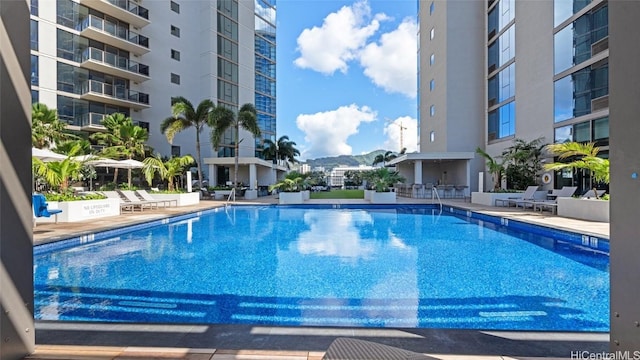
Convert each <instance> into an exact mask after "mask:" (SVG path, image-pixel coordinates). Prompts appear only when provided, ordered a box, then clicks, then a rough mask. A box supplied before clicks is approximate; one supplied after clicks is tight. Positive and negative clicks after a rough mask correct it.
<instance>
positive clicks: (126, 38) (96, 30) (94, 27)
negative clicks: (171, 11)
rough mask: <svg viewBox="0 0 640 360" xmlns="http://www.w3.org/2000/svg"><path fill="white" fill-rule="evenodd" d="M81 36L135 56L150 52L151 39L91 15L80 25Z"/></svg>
mask: <svg viewBox="0 0 640 360" xmlns="http://www.w3.org/2000/svg"><path fill="white" fill-rule="evenodd" d="M78 30H79V31H80V35H82V36H84V37H86V38H89V39H93V40H96V41H100V42H102V43H105V44H108V45H112V46H115V47H117V48H120V49H124V50H127V51H129V52H131V53H133V54H135V55H138V56H140V55H144V54H146V53H148V52H149V38H148V37H146V36H143V35H140V34H138V33H136V32H134V31H131V30H129V29H126V28H123V27H122V26H119V25H116V24H114V23H112V22H110V21H106V20H104V19H101V18H99V17H97V16H93V15H89V16H88V17H86V18H85V19H84V20H82V21H81V22H80V24H79V25H78Z"/></svg>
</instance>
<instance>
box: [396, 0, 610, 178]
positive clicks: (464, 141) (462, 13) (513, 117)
mask: <svg viewBox="0 0 640 360" xmlns="http://www.w3.org/2000/svg"><path fill="white" fill-rule="evenodd" d="M418 8H419V10H418V11H419V50H418V51H419V56H418V58H419V66H418V67H419V70H418V74H419V81H418V83H419V91H418V93H419V97H418V99H419V100H418V104H419V111H418V113H419V122H418V123H419V125H418V126H419V146H420V148H419V149H420V150H419V151H420V154H422V155H421V156H417V157H416V156H414V158H416V159H417V158H424V159H425V160H423V161H422V163H423V164H424V165H421V166H422V171H421V173H422V180H423V182H432V180H433V178H434V176H433V175H434V174H435V175H437V174H438V173H442V172H443V171H447V170H444V169H443V168H439V169H436V170H433V171H431V170H429V169H434V168H437V167H438V166H442V165H439V164H441V163H442V162H441V161H438V160H444V158H442V159H441V156H439V155H438V154H439V153H440V154H447V153H449V154H450V153H453V152H466V153H468V152H473V151H474V150H475V149H476V148H477V147H480V148H481V149H483V150H485V151H486V152H487V153H488V154H490V155H491V156H493V157H497V156H499V155H500V154H501V153H502V151H503V150H504V149H506V148H507V147H509V146H511V145H512V144H513V140H514V139H522V140H525V141H532V140H535V139H538V138H542V139H543V142H544V143H553V142H565V141H578V142H585V141H593V142H595V143H596V144H597V145H598V146H601V152H600V154H601V155H603V156H605V157H606V156H608V145H609V141H608V138H609V135H608V128H609V125H608V122H609V118H608V116H609V115H608V114H609V105H608V94H609V86H608V57H609V49H608V22H609V19H608V3H607V1H606V0H544V1H524V0H485V1H472V2H470V1H463V0H450V1H438V0H435V1H433V0H426V1H425V0H421V1H418ZM429 154H432V156H429ZM427 159H429V160H427ZM433 159H436V160H435V161H432V160H433ZM414 160H415V159H414ZM429 161H432V162H429ZM405 162H406V161H405ZM448 162H449V163H451V164H449V165H447V166H448V167H454V168H456V167H457V168H460V166H459V164H460V161H456V160H455V159H452V160H449V161H448ZM484 162H485V161H484V159H483V158H480V157H479V156H474V157H472V159H470V160H469V163H468V168H469V171H470V172H471V173H470V174H469V179H470V180H469V181H470V185H471V189H472V190H473V191H475V190H476V189H478V187H479V186H482V185H481V184H480V182H481V181H482V182H483V183H484V184H485V188H487V187H486V185H487V184H491V178H490V175H489V174H486V175H485V178H484V179H483V180H480V179H479V178H478V176H477V175H476V174H477V173H479V172H480V171H485V169H484ZM455 164H458V165H455ZM405 168H408V169H409V170H411V166H408V167H407V166H405ZM413 168H414V172H415V171H418V166H417V165H414V166H413ZM448 171H449V173H450V171H451V170H448ZM454 171H460V170H454ZM425 177H428V179H426V180H424V178H425ZM419 178H420V177H419V176H418V177H416V179H419ZM586 183H587V178H586V176H582V174H573V173H572V172H571V171H568V172H559V173H557V174H555V178H554V181H553V182H552V183H551V184H548V185H547V186H548V187H561V186H563V185H571V184H573V185H578V186H579V187H586V186H587V184H586Z"/></svg>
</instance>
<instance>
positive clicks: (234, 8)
mask: <svg viewBox="0 0 640 360" xmlns="http://www.w3.org/2000/svg"><path fill="white" fill-rule="evenodd" d="M217 3H218V11H219V12H221V13H223V14H225V15H227V16H228V17H230V18H231V19H234V20H238V2H237V1H234V0H218V1H217ZM274 6H275V4H274Z"/></svg>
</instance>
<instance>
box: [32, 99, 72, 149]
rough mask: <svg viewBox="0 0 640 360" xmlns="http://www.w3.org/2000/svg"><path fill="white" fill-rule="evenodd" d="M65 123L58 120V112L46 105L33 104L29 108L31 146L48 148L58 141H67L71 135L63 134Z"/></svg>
mask: <svg viewBox="0 0 640 360" xmlns="http://www.w3.org/2000/svg"><path fill="white" fill-rule="evenodd" d="M65 128H66V125H65V123H63V122H61V121H60V120H59V119H58V112H57V111H56V110H55V109H49V108H48V107H47V105H45V104H41V103H35V104H33V105H32V106H31V145H32V146H34V147H36V148H38V149H43V148H49V147H52V146H53V145H56V143H57V142H58V141H61V140H64V139H69V138H71V137H72V135H71V134H67V133H65V132H64V130H65Z"/></svg>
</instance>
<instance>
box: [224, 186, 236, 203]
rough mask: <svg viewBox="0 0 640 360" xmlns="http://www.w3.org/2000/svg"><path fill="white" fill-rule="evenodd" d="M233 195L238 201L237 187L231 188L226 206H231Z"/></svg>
mask: <svg viewBox="0 0 640 360" xmlns="http://www.w3.org/2000/svg"><path fill="white" fill-rule="evenodd" d="M232 196H233V202H234V203H235V202H236V188H233V189H231V192H230V193H229V197H227V202H226V203H225V204H224V207H225V208H226V207H227V206H229V203H230V202H231V197H232Z"/></svg>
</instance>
